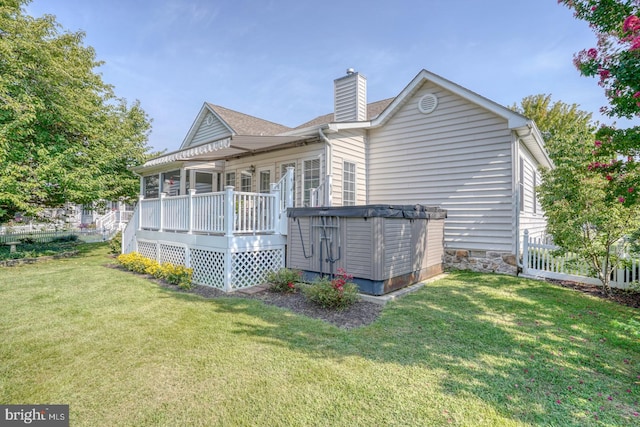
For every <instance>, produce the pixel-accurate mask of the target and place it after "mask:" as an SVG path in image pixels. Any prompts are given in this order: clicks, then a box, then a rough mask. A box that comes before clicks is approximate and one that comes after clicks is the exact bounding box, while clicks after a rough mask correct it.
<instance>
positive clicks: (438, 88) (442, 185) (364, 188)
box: [134, 70, 552, 274]
mask: <svg viewBox="0 0 640 427" xmlns="http://www.w3.org/2000/svg"><path fill="white" fill-rule="evenodd" d="M366 84H367V81H366V78H365V77H364V76H363V75H362V74H360V73H358V72H354V71H353V70H348V71H347V75H345V76H343V77H341V78H338V79H336V80H335V81H334V100H335V102H334V112H333V113H330V114H327V115H324V116H321V117H317V118H315V119H312V120H310V121H308V122H306V123H304V124H301V125H300V126H298V127H296V128H288V127H285V126H282V125H279V124H276V123H272V122H269V121H266V120H262V119H259V118H256V117H252V116H249V115H246V114H243V113H240V112H236V111H232V110H229V109H226V108H223V107H220V106H217V105H214V104H209V103H205V104H204V105H203V106H202V108H201V109H200V112H199V113H198V115H197V117H196V118H195V121H194V123H193V125H192V126H191V128H190V129H189V131H188V133H187V136H186V138H185V139H184V141H183V142H182V145H181V146H180V148H179V149H178V150H177V151H175V152H171V153H168V154H165V155H162V156H160V157H158V158H155V159H152V160H149V161H148V162H147V163H145V164H144V165H142V166H139V167H137V168H135V169H134V171H135V172H136V173H138V174H139V175H140V176H141V186H140V191H141V195H142V196H143V197H145V198H154V197H158V196H159V195H160V193H164V194H166V195H169V196H179V195H186V194H187V193H188V192H189V190H190V189H193V190H195V192H194V193H207V192H216V191H222V190H224V189H225V187H228V186H233V187H234V188H235V189H236V190H238V191H245V192H259V193H266V192H269V190H270V188H271V187H270V184H271V183H272V182H276V181H278V180H279V179H281V177H283V176H284V175H285V174H286V172H287V170H288V168H294V169H293V200H292V201H291V203H292V204H293V205H294V206H350V205H364V204H392V205H407V204H423V205H428V206H438V207H441V208H444V209H446V210H447V212H448V216H447V219H446V221H445V227H444V242H445V259H444V262H445V265H447V266H449V267H457V268H463V269H472V270H476V271H496V272H504V273H510V274H515V273H516V272H517V262H518V261H517V260H518V254H519V247H520V240H521V238H522V234H523V231H524V230H525V229H528V230H529V232H530V235H536V234H542V233H543V232H544V228H545V218H544V215H543V212H542V211H541V209H540V206H539V204H538V202H537V200H536V196H535V186H536V185H537V184H538V183H539V182H540V176H539V174H538V167H540V166H543V167H547V168H549V167H552V162H551V160H550V159H549V156H548V154H547V153H546V151H545V148H544V142H543V139H542V136H541V134H540V132H539V130H538V128H537V127H536V125H535V123H534V122H533V121H532V120H529V119H527V118H526V117H524V116H522V115H520V114H518V113H516V112H514V111H511V110H510V109H508V108H506V107H504V106H501V105H499V104H497V103H495V102H493V101H490V100H488V99H486V98H484V97H482V96H481V95H478V94H477V93H474V92H472V91H470V90H469V89H466V88H464V87H462V86H459V85H457V84H455V83H453V82H451V81H449V80H447V79H445V78H443V77H440V76H438V75H436V74H433V73H431V72H429V71H426V70H422V71H420V72H419V73H418V74H417V75H416V76H415V77H414V78H413V80H411V81H410V82H409V84H408V85H407V86H406V87H405V88H404V89H403V90H402V92H400V93H399V94H398V95H397V96H396V97H395V98H390V99H385V100H381V101H377V102H373V103H368V102H367V99H366V92H367V88H366Z"/></svg>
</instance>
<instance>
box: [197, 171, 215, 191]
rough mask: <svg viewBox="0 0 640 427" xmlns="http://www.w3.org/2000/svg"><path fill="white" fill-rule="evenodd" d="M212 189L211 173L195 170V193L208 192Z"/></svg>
mask: <svg viewBox="0 0 640 427" xmlns="http://www.w3.org/2000/svg"><path fill="white" fill-rule="evenodd" d="M211 191H213V174H212V173H209V172H196V193H210V192H211Z"/></svg>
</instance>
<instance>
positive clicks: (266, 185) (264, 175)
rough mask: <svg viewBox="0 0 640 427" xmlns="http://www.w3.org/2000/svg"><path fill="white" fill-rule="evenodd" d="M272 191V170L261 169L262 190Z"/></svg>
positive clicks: (265, 191) (263, 191)
mask: <svg viewBox="0 0 640 427" xmlns="http://www.w3.org/2000/svg"><path fill="white" fill-rule="evenodd" d="M270 191H271V171H268V170H267V171H260V192H261V193H268V192H270Z"/></svg>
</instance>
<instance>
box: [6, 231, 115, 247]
mask: <svg viewBox="0 0 640 427" xmlns="http://www.w3.org/2000/svg"><path fill="white" fill-rule="evenodd" d="M115 231H116V230H87V229H74V230H32V231H28V230H24V231H10V232H8V233H0V244H5V243H9V242H24V241H28V242H34V243H48V242H51V241H52V240H55V239H60V238H65V237H68V236H78V240H81V241H83V242H101V241H104V240H109V239H111V237H113V234H114V233H115Z"/></svg>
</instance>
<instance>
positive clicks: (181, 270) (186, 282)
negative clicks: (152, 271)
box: [161, 262, 193, 290]
mask: <svg viewBox="0 0 640 427" xmlns="http://www.w3.org/2000/svg"><path fill="white" fill-rule="evenodd" d="M161 268H162V270H163V275H164V279H165V280H166V281H167V282H169V283H172V284H174V285H177V286H178V287H179V288H180V289H185V290H186V289H191V278H192V276H193V269H191V268H187V267H185V266H183V265H174V264H171V263H168V262H167V263H164V264H162V266H161Z"/></svg>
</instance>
